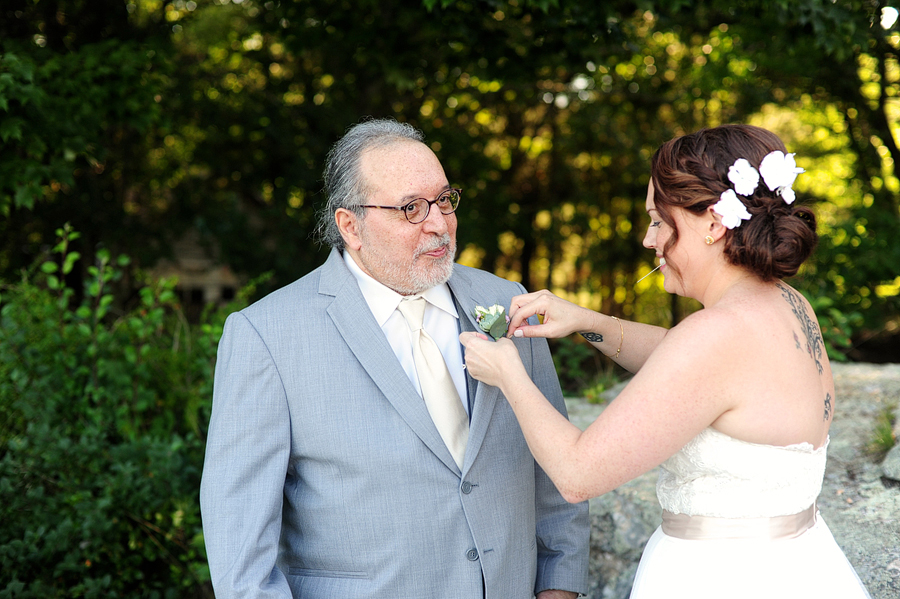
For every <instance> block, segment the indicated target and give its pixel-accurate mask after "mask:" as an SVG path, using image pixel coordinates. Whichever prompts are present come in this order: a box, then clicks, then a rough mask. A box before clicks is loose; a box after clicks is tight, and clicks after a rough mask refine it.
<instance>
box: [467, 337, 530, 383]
mask: <svg viewBox="0 0 900 599" xmlns="http://www.w3.org/2000/svg"><path fill="white" fill-rule="evenodd" d="M459 341H460V343H462V344H463V347H465V348H466V354H465V362H466V369H467V370H468V371H469V374H471V375H472V377H473V378H475V379H476V380H479V381H481V382H482V383H485V384H487V385H491V386H492V387H498V388H502V387H503V384H504V382H512V381H514V380H516V377H522V376H524V377H527V376H528V374H527V373H526V372H525V367H524V366H523V365H522V358H521V357H519V350H517V349H516V346H515V344H514V343H513V342H512V341H510V340H509V339H506V338H501V339H498V340H497V341H496V342H494V341H490V340H489V339H488V338H487V337H486V336H485V335H482V334H480V333H462V334H461V335H460V336H459Z"/></svg>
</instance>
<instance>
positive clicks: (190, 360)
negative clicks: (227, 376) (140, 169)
mask: <svg viewBox="0 0 900 599" xmlns="http://www.w3.org/2000/svg"><path fill="white" fill-rule="evenodd" d="M58 233H59V234H60V241H59V243H58V244H57V245H56V247H54V248H53V251H52V254H51V255H50V256H49V257H48V258H47V259H46V260H45V261H43V262H41V263H40V264H39V267H38V268H33V269H32V270H31V271H29V272H27V273H25V274H24V275H23V277H22V279H21V280H20V281H19V282H17V283H15V284H5V285H3V287H2V304H0V414H3V416H2V418H0V560H2V563H3V567H2V568H0V597H8V598H23V599H24V598H27V597H35V598H37V597H41V598H47V597H60V598H62V597H147V598H163V597H172V598H176V597H196V596H200V595H203V594H204V593H206V594H209V585H208V580H209V573H208V569H207V566H206V560H205V550H204V547H203V536H202V533H201V526H200V514H199V501H198V489H199V479H200V468H201V465H202V462H203V448H204V440H203V437H204V434H205V430H204V429H205V426H206V422H207V421H208V410H209V399H210V397H211V385H212V368H213V360H214V356H215V347H216V344H217V342H218V339H219V336H220V335H221V327H222V320H221V318H220V317H219V316H214V317H213V318H211V319H210V320H209V323H208V324H206V325H205V326H204V327H203V328H202V329H201V330H200V331H192V330H191V329H190V328H188V327H187V326H185V324H184V323H183V322H182V321H181V320H180V319H179V318H178V308H177V305H176V303H175V295H174V293H173V289H172V283H171V282H167V281H162V282H159V283H154V284H152V285H149V286H146V287H144V288H142V289H141V291H140V301H139V303H138V305H137V306H136V307H135V308H134V309H132V310H128V311H125V312H122V313H120V314H118V315H117V316H116V315H114V312H116V311H117V310H116V309H114V303H115V302H114V299H113V296H112V295H111V294H110V286H111V285H112V284H113V283H114V282H115V281H116V280H117V279H118V278H119V277H120V276H121V272H122V271H121V267H122V266H124V265H126V264H127V259H125V258H119V259H118V260H113V258H112V257H111V256H110V254H109V253H108V252H106V251H103V250H101V251H98V252H97V255H96V257H95V259H94V261H93V263H92V264H91V265H90V266H89V267H88V268H87V271H88V273H89V276H88V277H87V279H86V282H85V289H84V293H83V297H84V299H83V301H80V302H76V301H75V300H74V296H75V294H74V291H73V290H72V289H71V288H69V287H67V286H66V285H65V284H64V280H63V276H64V275H66V274H67V273H69V272H71V271H72V269H73V268H74V266H75V263H76V261H78V260H79V259H80V257H79V256H78V254H77V253H74V252H72V251H71V244H72V242H73V241H74V240H75V239H77V237H78V235H77V234H76V233H74V232H73V231H72V230H71V229H70V228H68V227H66V228H64V229H60V230H59V231H58Z"/></svg>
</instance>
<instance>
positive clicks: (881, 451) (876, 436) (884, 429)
mask: <svg viewBox="0 0 900 599" xmlns="http://www.w3.org/2000/svg"><path fill="white" fill-rule="evenodd" d="M896 410H897V404H896V402H894V403H890V404H888V405H887V406H885V407H884V409H882V410H881V411H880V412H879V413H878V417H877V419H876V421H875V430H873V431H872V437H871V439H870V440H869V445H868V451H869V453H870V454H872V455H873V456H874V457H875V458H877V459H881V458H883V457H884V456H885V454H887V452H888V451H890V450H891V448H892V447H893V446H894V445H896V444H897V438H896V437H895V436H894V424H895V422H896V419H895V417H894V414H895V413H896Z"/></svg>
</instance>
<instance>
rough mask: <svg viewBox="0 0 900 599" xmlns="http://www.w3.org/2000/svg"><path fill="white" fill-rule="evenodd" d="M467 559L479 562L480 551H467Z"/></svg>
mask: <svg viewBox="0 0 900 599" xmlns="http://www.w3.org/2000/svg"><path fill="white" fill-rule="evenodd" d="M466 559H468V560H469V561H470V562H475V561H478V550H477V549H469V550H468V551H466Z"/></svg>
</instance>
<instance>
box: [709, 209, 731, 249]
mask: <svg viewBox="0 0 900 599" xmlns="http://www.w3.org/2000/svg"><path fill="white" fill-rule="evenodd" d="M705 226H706V234H707V235H711V236H712V238H713V239H715V240H716V241H719V240H720V239H722V238H723V237H725V231H727V230H728V228H727V227H726V226H725V225H723V224H722V215H720V214H719V213H718V212H716V211H715V210H713V207H712V206H710V207H709V208H707V209H706V224H705Z"/></svg>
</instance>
